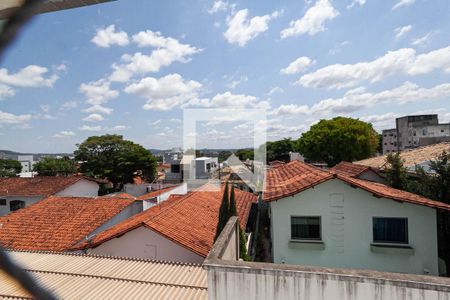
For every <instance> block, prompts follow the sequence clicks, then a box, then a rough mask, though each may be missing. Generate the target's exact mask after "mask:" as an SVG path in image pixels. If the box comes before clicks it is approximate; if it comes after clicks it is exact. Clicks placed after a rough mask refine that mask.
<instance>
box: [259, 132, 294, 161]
mask: <svg viewBox="0 0 450 300" xmlns="http://www.w3.org/2000/svg"><path fill="white" fill-rule="evenodd" d="M292 151H295V144H294V142H293V141H292V140H291V139H290V138H285V139H282V140H279V141H275V142H267V143H266V157H267V162H270V161H274V160H281V161H286V162H288V161H289V159H290V157H289V152H292Z"/></svg>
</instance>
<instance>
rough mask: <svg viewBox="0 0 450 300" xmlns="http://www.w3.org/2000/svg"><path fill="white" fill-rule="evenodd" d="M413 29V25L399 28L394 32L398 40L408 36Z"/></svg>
mask: <svg viewBox="0 0 450 300" xmlns="http://www.w3.org/2000/svg"><path fill="white" fill-rule="evenodd" d="M411 29H412V26H411V25H406V26H403V27H397V28H395V30H394V33H395V37H396V38H397V39H398V38H400V37H402V36H403V35H405V34H407V33H408V32H410V31H411Z"/></svg>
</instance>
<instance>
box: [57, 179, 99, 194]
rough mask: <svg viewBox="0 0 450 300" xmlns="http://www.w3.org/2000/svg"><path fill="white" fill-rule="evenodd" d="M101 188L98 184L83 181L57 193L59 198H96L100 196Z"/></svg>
mask: <svg viewBox="0 0 450 300" xmlns="http://www.w3.org/2000/svg"><path fill="white" fill-rule="evenodd" d="M98 189H99V186H98V184H97V183H96V182H94V181H90V180H87V179H81V180H78V181H77V182H75V183H74V184H72V185H70V186H68V187H67V188H66V189H64V190H62V191H60V192H58V193H56V194H55V195H57V196H78V197H95V196H98Z"/></svg>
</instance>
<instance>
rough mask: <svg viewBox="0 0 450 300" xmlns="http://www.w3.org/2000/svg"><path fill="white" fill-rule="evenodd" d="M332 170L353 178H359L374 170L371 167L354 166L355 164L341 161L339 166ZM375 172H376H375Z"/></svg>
mask: <svg viewBox="0 0 450 300" xmlns="http://www.w3.org/2000/svg"><path fill="white" fill-rule="evenodd" d="M330 170H331V171H334V172H337V173H344V174H347V175H349V176H351V177H358V176H359V175H361V174H362V173H364V172H366V171H369V170H372V168H371V167H369V166H363V165H359V164H354V163H351V162H347V161H341V162H340V163H338V164H337V165H335V166H334V167H332V168H331V169H330ZM374 172H376V171H374Z"/></svg>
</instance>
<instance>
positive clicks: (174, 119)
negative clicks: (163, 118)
mask: <svg viewBox="0 0 450 300" xmlns="http://www.w3.org/2000/svg"><path fill="white" fill-rule="evenodd" d="M169 122H172V123H181V120H180V119H177V118H171V119H169Z"/></svg>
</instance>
